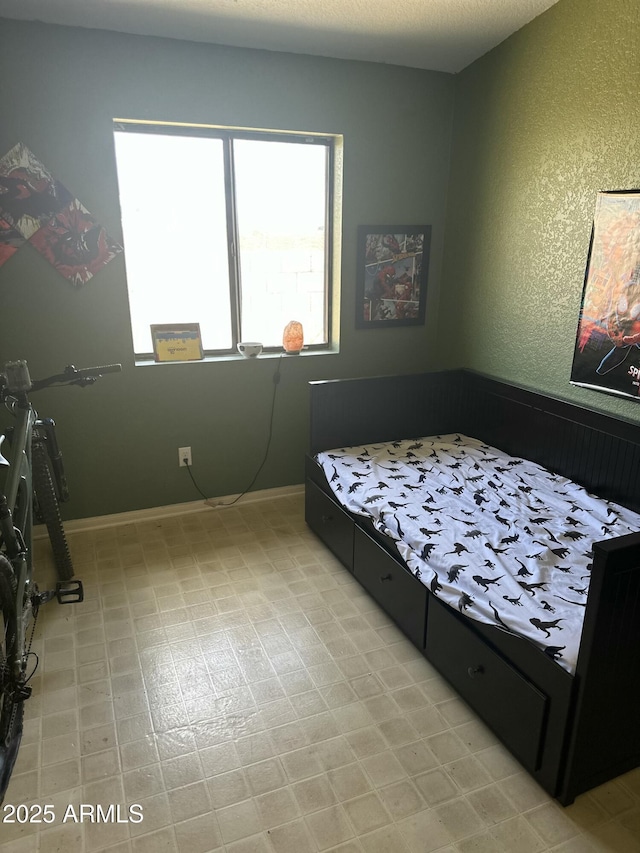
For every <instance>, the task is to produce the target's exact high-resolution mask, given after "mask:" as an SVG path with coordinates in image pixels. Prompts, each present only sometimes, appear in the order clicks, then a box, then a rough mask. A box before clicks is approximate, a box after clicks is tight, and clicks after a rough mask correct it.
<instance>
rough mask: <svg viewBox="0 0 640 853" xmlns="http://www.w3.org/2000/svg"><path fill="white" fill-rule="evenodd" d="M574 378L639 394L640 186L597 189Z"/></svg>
mask: <svg viewBox="0 0 640 853" xmlns="http://www.w3.org/2000/svg"><path fill="white" fill-rule="evenodd" d="M571 382H572V384H574V385H580V386H583V387H586V388H593V389H594V390H597V391H603V392H605V393H609V394H619V395H622V396H626V397H634V398H636V399H638V398H640V190H625V191H611V192H600V193H598V196H597V199H596V210H595V215H594V219H593V227H592V230H591V243H590V246H589V253H588V257H587V267H586V273H585V279H584V288H583V292H582V304H581V307H580V317H579V321H578V332H577V336H576V345H575V350H574V356H573V365H572V370H571Z"/></svg>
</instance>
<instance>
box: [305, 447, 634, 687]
mask: <svg viewBox="0 0 640 853" xmlns="http://www.w3.org/2000/svg"><path fill="white" fill-rule="evenodd" d="M316 459H317V461H318V463H319V464H320V466H321V467H322V469H323V471H324V474H325V476H326V478H327V480H328V482H329V484H330V486H331V488H332V489H333V491H334V493H335V495H336V498H337V500H338V501H339V502H340V503H341V504H342V505H343V506H344V507H345V508H346V509H348V510H350V511H351V512H353V513H357V514H359V515H363V516H367V517H368V518H370V519H371V520H372V522H373V524H374V526H375V527H376V528H377V529H378V530H379V531H380V532H381V533H383V534H385V535H387V536H389V537H390V538H391V539H393V540H394V541H395V544H396V547H397V549H398V551H399V553H400V555H401V556H402V557H403V559H404V561H405V563H406V564H407V566H408V567H409V569H410V570H411V571H412V572H413V574H414V575H415V576H416V577H417V578H419V579H420V580H421V581H422V583H424V584H425V585H426V586H427V587H428V588H429V589H430V591H431V592H432V593H433V594H434V595H436V596H437V597H438V598H439V599H441V600H442V601H444V602H446V603H447V604H448V605H449V606H451V607H453V608H455V609H456V610H458V611H460V612H461V613H464V614H465V615H466V616H469V617H471V618H473V619H477V620H478V621H480V622H485V623H487V624H490V625H495V626H498V627H499V628H501V629H503V630H506V631H509V632H511V633H514V634H518V635H520V636H524V637H527V638H529V639H530V640H532V641H533V642H534V643H536V644H537V645H538V646H539V647H541V648H542V649H543V650H544V651H545V652H546V654H548V655H549V656H551V657H552V658H554V659H555V660H557V661H558V663H559V664H560V665H561V666H563V667H564V668H565V669H567V670H568V671H569V672H573V671H574V670H575V665H576V660H577V656H578V649H579V646H580V635H581V631H582V621H583V617H584V611H585V606H586V600H587V594H588V591H589V577H590V574H589V573H590V569H591V561H592V552H591V543H592V542H594V541H598V540H602V539H606V538H610V537H612V536H621V535H623V534H625V533H632V532H637V531H638V530H640V515H638V514H636V513H634V512H632V511H631V510H628V509H626V508H624V507H621V506H618V505H616V504H613V503H610V502H607V501H604V500H602V499H600V498H597V497H594V496H593V495H590V494H588V493H587V492H586V491H585V490H584V489H583V488H582V487H581V486H578V485H577V484H575V483H573V482H572V481H570V480H567V479H566V478H564V477H561V476H559V475H556V474H553V473H552V472H550V471H547V470H546V469H544V468H542V467H541V466H539V465H537V464H535V463H533V462H529V461H527V460H525V459H520V458H516V457H512V456H508V455H507V454H505V453H503V452H502V451H501V450H498V449H497V448H495V447H491V446H489V445H487V444H483V443H482V442H481V441H479V440H477V439H475V438H469V437H467V436H464V435H461V434H452V435H444V436H430V437H427V438H419V439H413V440H402V441H394V442H387V443H383V444H382V443H381V444H375V445H368V446H362V447H351V448H342V449H336V450H332V451H326V452H323V453H319V454H318V455H317V457H316Z"/></svg>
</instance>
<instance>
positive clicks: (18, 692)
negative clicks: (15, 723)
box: [13, 684, 32, 702]
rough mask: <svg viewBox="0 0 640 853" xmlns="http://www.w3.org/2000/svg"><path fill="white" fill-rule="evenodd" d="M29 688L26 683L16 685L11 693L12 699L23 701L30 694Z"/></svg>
mask: <svg viewBox="0 0 640 853" xmlns="http://www.w3.org/2000/svg"><path fill="white" fill-rule="evenodd" d="M31 690H32V688H31V687H28V686H27V685H26V684H20V685H18V686H17V687H16V689H15V692H14V694H13V701H14V702H25V701H26V700H27V699H28V698H29V697H30V696H31Z"/></svg>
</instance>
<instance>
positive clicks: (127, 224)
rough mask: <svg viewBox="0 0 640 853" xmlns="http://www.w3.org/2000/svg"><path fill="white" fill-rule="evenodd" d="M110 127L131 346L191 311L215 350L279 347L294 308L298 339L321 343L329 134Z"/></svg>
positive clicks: (328, 240) (326, 294) (144, 346)
mask: <svg viewBox="0 0 640 853" xmlns="http://www.w3.org/2000/svg"><path fill="white" fill-rule="evenodd" d="M114 128H115V129H114V136H115V150H116V161H117V168H118V183H119V190H120V208H121V214H122V227H123V234H124V244H125V263H126V270H127V284H128V289H129V308H130V312H131V327H132V333H133V346H134V351H135V353H136V356H138V357H141V358H145V357H149V358H150V357H151V354H152V352H153V348H152V340H151V332H150V326H151V324H155V323H176V324H177V323H199V324H200V330H201V334H202V343H203V348H204V350H205V353H207V354H213V355H215V354H219V355H222V354H225V353H232V352H236V344H237V343H238V341H242V340H244V341H260V342H261V343H262V344H263V346H264V348H265V349H269V348H270V347H271V348H274V349H278V350H279V349H280V348H281V346H282V331H283V329H284V326H285V325H286V323H287V322H288V321H289V320H292V319H295V320H299V321H300V322H301V323H302V324H303V327H304V332H305V346H308V347H310V348H313V347H317V348H321V347H323V346H326V345H327V344H328V343H329V325H330V312H331V271H332V264H333V258H332V246H333V240H332V220H333V216H332V213H333V203H334V201H333V173H334V148H335V141H336V138H335V137H333V136H329V135H327V136H318V135H312V136H309V135H302V134H294V133H275V132H268V131H263V132H256V131H242V130H235V129H219V128H200V127H185V126H182V125H180V126H173V125H153V124H149V125H145V124H140V123H134V122H128V121H126V122H125V121H121V120H118V121H116V122H115V125H114Z"/></svg>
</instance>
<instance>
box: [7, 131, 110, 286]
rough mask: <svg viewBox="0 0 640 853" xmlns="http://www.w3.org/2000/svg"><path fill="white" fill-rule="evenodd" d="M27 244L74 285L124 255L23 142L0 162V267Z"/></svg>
mask: <svg viewBox="0 0 640 853" xmlns="http://www.w3.org/2000/svg"><path fill="white" fill-rule="evenodd" d="M24 243H29V244H30V245H31V246H32V247H33V248H34V249H36V251H38V252H39V253H40V254H41V255H42V256H43V257H44V258H46V259H47V260H48V261H49V263H50V264H52V265H53V266H54V267H55V268H56V269H57V270H58V272H59V273H60V274H61V275H63V276H64V277H65V278H67V279H68V280H69V281H70V282H71V283H72V284H74V285H76V286H79V285H81V284H85V283H86V282H87V281H88V280H89V279H90V278H91V277H92V276H94V275H95V274H96V272H98V270H100V269H101V268H102V267H103V266H104V265H105V264H107V263H109V261H110V260H112V259H113V258H114V257H115V256H116V255H117V254H119V253H120V252H122V246H120V245H119V244H118V243H116V242H115V240H113V239H112V238H111V237H110V236H109V235H108V234H107V232H106V230H105V229H104V227H103V226H102V225H100V224H99V223H98V222H97V221H96V220H95V219H94V218H93V216H91V214H90V213H89V211H88V210H87V209H86V208H85V207H84V206H83V205H82V204H81V203H80V202H79V201H78V199H76V198H74V197H73V195H72V194H71V193H70V192H69V190H68V189H67V188H66V187H65V186H64V185H63V184H61V183H60V181H57V180H56V179H55V178H54V177H53V176H52V175H51V173H50V172H49V171H48V170H47V168H46V167H45V166H44V165H43V164H42V163H41V162H40V161H39V160H38V158H37V157H36V156H35V155H34V154H33V152H32V151H30V150H29V148H27V146H26V145H24V144H23V143H22V142H19V143H18V144H17V145H15V146H14V147H13V148H12V149H11V150H10V151H9V152H8V153H7V154H5V155H4V157H2V158H1V159H0V266H1V265H2V264H3V263H5V262H6V261H7V260H9V258H11V257H12V256H13V255H14V254H15V252H16V251H18V249H19V248H20V247H21V246H22V245H24Z"/></svg>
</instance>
